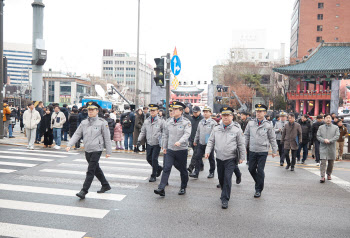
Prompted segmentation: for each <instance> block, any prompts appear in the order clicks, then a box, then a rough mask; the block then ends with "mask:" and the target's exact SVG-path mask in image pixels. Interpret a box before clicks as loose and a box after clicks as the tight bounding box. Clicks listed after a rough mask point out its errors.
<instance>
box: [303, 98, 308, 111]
mask: <svg viewBox="0 0 350 238" xmlns="http://www.w3.org/2000/svg"><path fill="white" fill-rule="evenodd" d="M307 107H308V105H307V100H304V107H303V114H306V112H307Z"/></svg>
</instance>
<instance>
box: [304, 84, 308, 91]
mask: <svg viewBox="0 0 350 238" xmlns="http://www.w3.org/2000/svg"><path fill="white" fill-rule="evenodd" d="M306 90H308V83H307V82H306V81H305V82H304V93H306Z"/></svg>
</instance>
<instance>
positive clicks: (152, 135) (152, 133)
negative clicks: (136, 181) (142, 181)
mask: <svg viewBox="0 0 350 238" xmlns="http://www.w3.org/2000/svg"><path fill="white" fill-rule="evenodd" d="M148 106H149V109H150V111H151V113H150V116H149V117H148V118H147V119H146V120H145V122H144V123H143V125H142V128H141V132H140V135H139V136H138V138H137V147H139V146H140V145H141V143H142V142H141V141H142V140H144V139H145V138H146V140H147V146H146V151H147V155H146V159H147V162H148V163H149V164H150V165H151V166H152V174H151V176H150V179H149V182H155V181H156V180H157V179H156V178H157V177H159V176H160V175H161V173H162V171H163V167H162V166H160V165H159V162H158V157H159V153H160V148H161V137H162V134H163V132H164V121H163V120H162V119H161V118H160V117H159V116H158V112H159V106H158V105H157V104H149V105H148Z"/></svg>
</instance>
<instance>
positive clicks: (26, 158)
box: [0, 155, 53, 162]
mask: <svg viewBox="0 0 350 238" xmlns="http://www.w3.org/2000/svg"><path fill="white" fill-rule="evenodd" d="M0 158H2V159H13V160H28V161H39V162H50V161H53V159H37V158H28V157H21V156H17V157H10V155H8V156H6V155H5V156H4V155H0Z"/></svg>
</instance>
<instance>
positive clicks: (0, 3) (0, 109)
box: [0, 0, 4, 139]
mask: <svg viewBox="0 0 350 238" xmlns="http://www.w3.org/2000/svg"><path fill="white" fill-rule="evenodd" d="M3 24H4V0H0V68H1V74H0V139H4V122H3V113H4V104H3V100H4V98H3V96H4V73H3V70H4V26H3Z"/></svg>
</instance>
